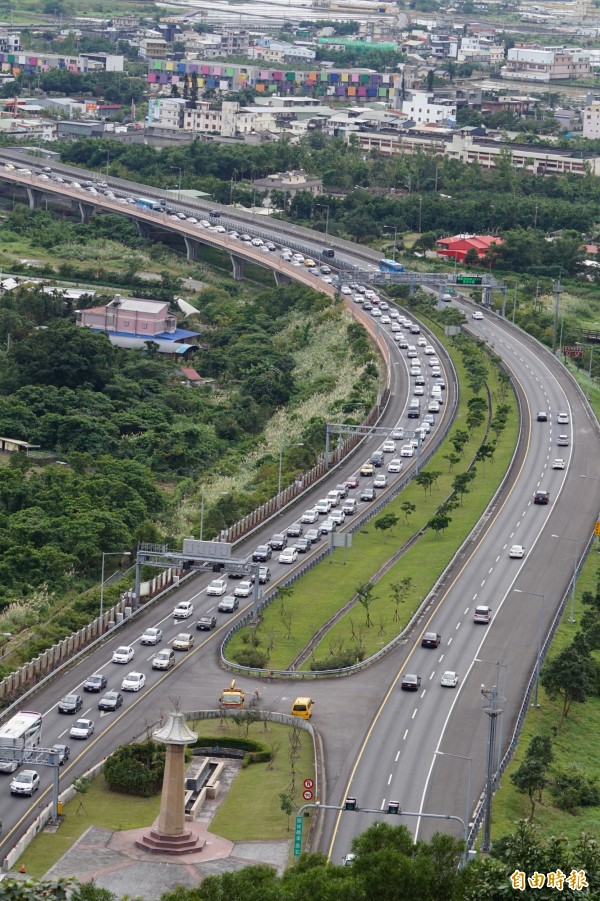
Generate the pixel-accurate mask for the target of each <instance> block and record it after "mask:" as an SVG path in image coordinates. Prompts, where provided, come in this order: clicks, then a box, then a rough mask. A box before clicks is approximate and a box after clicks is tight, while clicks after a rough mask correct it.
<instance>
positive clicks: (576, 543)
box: [552, 535, 579, 623]
mask: <svg viewBox="0 0 600 901" xmlns="http://www.w3.org/2000/svg"><path fill="white" fill-rule="evenodd" d="M552 538H562V539H564V541H572V542H573V547H574V549H575V552H574V556H573V580H572V585H571V612H570V614H569V619H568V622H570V623H574V622H575V587H576V585H577V551H578V550H579V538H569V537H568V535H553V536H552Z"/></svg>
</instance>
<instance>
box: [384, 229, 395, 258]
mask: <svg viewBox="0 0 600 901" xmlns="http://www.w3.org/2000/svg"><path fill="white" fill-rule="evenodd" d="M383 230H384V231H393V232H394V249H393V251H392V254H393V256H392V259H393V260H394V263H395V262H396V249H397V246H398V226H397V225H384V226H383Z"/></svg>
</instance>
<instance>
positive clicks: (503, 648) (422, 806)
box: [325, 314, 600, 862]
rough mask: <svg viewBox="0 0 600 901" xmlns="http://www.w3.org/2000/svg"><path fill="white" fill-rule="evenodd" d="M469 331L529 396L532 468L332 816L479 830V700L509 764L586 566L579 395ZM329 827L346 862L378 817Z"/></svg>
mask: <svg viewBox="0 0 600 901" xmlns="http://www.w3.org/2000/svg"><path fill="white" fill-rule="evenodd" d="M471 326H472V328H473V331H474V332H475V333H476V334H477V335H479V336H480V337H482V338H483V339H485V340H486V341H487V342H488V343H490V344H491V345H493V346H494V348H495V350H496V351H497V353H499V354H500V355H501V356H502V358H503V359H504V360H505V362H506V364H507V366H508V367H509V368H510V369H511V371H512V373H513V376H514V378H515V380H516V382H517V383H518V384H519V385H520V387H521V389H522V393H523V400H524V403H523V428H524V430H525V435H524V437H525V440H526V443H527V450H526V454H525V456H524V457H523V458H522V459H521V460H520V461H518V469H517V473H516V475H515V476H514V478H513V479H512V481H511V485H510V490H509V493H508V495H507V496H506V497H505V499H504V500H503V502H502V504H501V506H500V507H499V509H498V510H497V511H496V512H495V513H494V515H493V517H492V518H491V519H490V520H489V521H488V522H487V524H486V526H485V529H484V530H483V531H482V533H481V535H480V537H479V539H478V541H477V544H476V546H475V548H474V550H473V551H472V552H471V553H470V555H469V557H468V559H467V560H465V562H464V563H463V565H462V567H461V569H460V571H459V572H458V574H457V575H456V577H455V578H454V581H453V582H452V584H451V586H450V588H449V589H448V590H447V591H446V593H445V594H444V596H443V597H442V598H441V599H440V601H439V603H438V604H437V606H436V608H435V609H434V610H433V612H432V613H431V615H430V616H429V618H428V619H427V621H426V622H424V623H423V626H422V630H421V632H420V633H419V635H418V636H417V638H416V640H415V642H414V644H413V645H411V646H409V647H407V648H405V649H403V650H402V651H401V652H399V653H398V654H397V655H396V664H397V671H396V674H395V676H394V678H393V679H392V680H391V681H390V683H389V684H388V686H387V693H386V694H385V698H384V700H383V702H382V704H381V705H380V707H379V709H378V710H377V712H376V714H375V716H374V719H373V721H372V723H371V725H370V727H369V729H368V731H367V734H366V736H365V738H364V740H363V742H362V743H361V747H360V748H359V749H356V750H357V752H358V753H357V754H352V753H350V752H349V754H348V757H349V759H351V760H352V761H353V763H352V765H351V766H350V767H349V772H348V773H347V775H345V778H341V779H340V780H339V781H338V782H337V784H336V785H335V789H334V791H333V792H332V794H330V795H329V797H328V800H329V802H330V803H342V802H343V799H344V797H346V796H351V797H356V798H357V799H358V803H359V805H360V804H362V806H363V807H372V808H376V809H379V808H385V806H386V805H387V803H388V802H389V801H390V800H392V801H398V802H399V803H400V806H401V808H402V809H404V810H405V811H411V812H417V813H421V812H425V813H429V814H441V815H446V814H451V815H453V816H457V817H460V818H461V819H464V818H465V816H466V813H465V812H466V810H467V807H468V810H469V818H470V816H471V814H472V812H473V810H474V808H475V804H476V801H477V799H478V797H479V795H480V793H481V791H482V788H483V783H484V771H485V759H486V742H487V728H488V718H487V716H486V714H485V713H484V712H483V710H482V707H483V699H482V695H481V686H482V684H484V685H485V686H486V687H487V688H488V689H489V688H490V687H491V686H493V685H494V684H497V685H498V687H499V693H500V695H501V697H502V698H504V699H505V700H502V702H501V705H500V706H502V707H503V708H504V713H503V714H502V716H501V717H500V719H499V726H498V728H499V739H500V744H501V747H502V750H504V749H505V747H506V745H507V742H508V739H509V737H510V735H511V733H512V729H513V727H514V722H515V719H516V715H517V713H518V709H519V707H520V704H521V701H522V697H523V693H524V690H525V687H526V684H527V681H528V679H529V676H530V674H531V672H532V669H533V666H534V663H535V659H536V655H537V642H538V635H539V630H540V625H541V627H542V630H543V634H544V636H545V634H546V632H547V629H548V627H549V624H550V622H551V620H552V619H553V617H554V614H555V612H556V610H557V608H558V606H559V604H560V602H561V600H562V598H563V595H564V592H565V590H566V588H567V586H568V583H569V580H570V578H571V576H572V573H573V561H574V550H577V549H578V550H579V553H581V552H582V550H583V548H584V546H585V544H586V542H587V540H588V538H589V536H590V534H591V531H592V529H593V525H594V522H595V520H596V516H597V513H598V509H599V505H600V483H599V482H598V481H592V479H600V454H599V452H598V451H599V444H600V442H599V439H598V428H597V425H596V423H595V422H594V421H593V420H592V418H591V416H590V414H589V412H588V409H587V407H586V406H585V404H584V403H583V402H582V396H581V394H580V392H579V391H578V389H577V388H576V387H575V385H574V384H573V383H572V381H571V380H570V379H569V377H568V376H567V375H566V374H565V371H564V369H563V367H562V366H561V365H560V363H559V362H558V361H557V360H555V359H554V358H553V357H552V356H551V354H549V353H548V352H547V351H545V350H542V349H541V348H540V346H539V345H538V344H536V343H535V342H534V341H533V340H532V339H530V338H528V337H527V336H524V335H523V334H520V333H519V332H518V331H517V330H516V329H514V328H511V326H510V325H508V324H507V323H506V322H504V321H502V320H501V319H498V318H497V317H495V316H493V315H491V314H490V315H489V316H487V317H486V318H485V319H484V320H483V321H481V322H472V323H471ZM538 411H547V412H548V415H549V421H548V422H537V413H538ZM560 411H563V412H566V413H567V415H568V417H569V424H568V425H558V424H557V422H556V419H557V415H558V413H559V412H560ZM559 434H568V435H569V437H570V446H569V447H558V446H557V438H558V435H559ZM557 457H563V458H564V459H565V460H566V468H565V469H564V470H555V469H553V468H552V463H553V461H554V459H555V458H557ZM488 465H489V464H488ZM582 475H585V476H588V477H589V478H588V479H586V480H584V479H582V478H580V476H582ZM538 488H541V489H546V490H548V491H549V492H550V503H549V505H548V506H540V505H534V504H533V500H532V499H533V493H534V492H535V491H536V489H538ZM467 502H468V500H467ZM553 536H559V537H557V538H556V537H553ZM513 544H521V545H523V546H524V548H525V549H526V555H525V557H524V558H523V559H522V560H518V559H509V557H508V550H509V548H510V546H511V545H513ZM515 589H519V592H520V593H517V592H516V591H515ZM527 592H536V593H537V595H543V596H544V597H543V599H542V598H541V597H538V596H536V595H533V594H528V593H527ZM479 604H483V605H488V606H490V607H491V608H492V610H493V618H492V621H491V623H490V625H489V626H486V625H481V624H475V623H474V622H473V611H474V607H475V606H476V605H479ZM576 628H577V626H576V625H575V626H574V627H573V630H574V632H575V629H576ZM428 630H432V631H435V632H437V633H439V634H441V636H442V642H441V644H440V646H439V648H437V649H435V650H434V649H427V648H423V647H421V646H420V637H421V634H422V633H423V632H424V631H428ZM497 663H499V664H501V665H500V666H496V665H495V664H497ZM446 669H448V670H455V671H457V672H458V673H459V674H460V681H459V685H458V688H456V689H451V688H443V687H442V686H441V685H440V678H441V675H442V673H443V671H444V670H446ZM406 672H411V673H416V674H418V675H420V676H421V680H422V681H421V686H420V690H419V691H418V692H416V693H408V692H405V691H401V690H400V680H401V677H402V675H403V674H404V673H406ZM353 750H354V749H353ZM438 752H442V753H443V754H445V755H460V756H461V757H465V758H471V759H472V761H473V763H472V767H473V772H472V777H473V778H472V790H471V796H470V797H468V796H467V792H468V773H469V768H470V764H469V762H468V760H462V759H455V758H453V757H451V756H441V755H440V754H439V753H438ZM332 788H333V786H332ZM328 820H329V822H328V828H327V829H326V830H325V832H326V833H328V832H330V831H331V830H333V834H334V838H333V839H332V841H331V842H330V844H329V846H328V850H329V851H330V853H331V855H332V858H333V860H334V861H335V862H339V861H340V860H341V858H342V856H343V855H344V854H345V853H346V852H347V851H348V849H349V847H350V842H351V840H352V838H353V837H354V836H355V835H357V834H358V833H359V832H361V831H363V830H364V829H365V828H367V826H368V825H369V823H370V821H371V820H372V817H371V816H369V815H367V814H364V815H361V814H358V815H356V814H343V815H341V816H340V815H336V816H334V815H333V814H330V815H329V817H328ZM391 822H405V823H406V825H408V826H409V828H411V830H413V831H414V832H415V833H416V834H418V835H419V836H421V837H423V836H425V837H427V836H429V835H431V833H432V832H434V831H436V830H438V831H449V830H452V831H454V832H455V833H456V834H457V835H461V828H460V825H459V824H458V823H456V822H454V823H452V824H448V823H445V822H444V820H442V819H440V820H433V819H423V818H420V819H417V818H404V820H403V819H402V818H400V819H398V820H396V819H395V820H392V821H391Z"/></svg>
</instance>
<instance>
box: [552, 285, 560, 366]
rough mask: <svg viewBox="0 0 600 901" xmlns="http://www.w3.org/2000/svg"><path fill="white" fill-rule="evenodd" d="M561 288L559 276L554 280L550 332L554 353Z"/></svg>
mask: <svg viewBox="0 0 600 901" xmlns="http://www.w3.org/2000/svg"><path fill="white" fill-rule="evenodd" d="M561 291H562V288H561V286H560V276H559V278H558V281H556V282H554V331H553V333H552V353H553V354H556V340H557V338H558V308H559V306H560V295H561Z"/></svg>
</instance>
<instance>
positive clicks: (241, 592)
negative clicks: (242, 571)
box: [233, 579, 252, 598]
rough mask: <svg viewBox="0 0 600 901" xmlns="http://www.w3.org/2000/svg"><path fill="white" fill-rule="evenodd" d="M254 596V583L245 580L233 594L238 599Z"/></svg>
mask: <svg viewBox="0 0 600 901" xmlns="http://www.w3.org/2000/svg"><path fill="white" fill-rule="evenodd" d="M251 594H252V582H249V581H247V580H246V579H244V581H243V582H240V584H239V585H238V586H237V588H236V589H235V591H234V592H233V595H234V597H236V598H249V597H250V595H251Z"/></svg>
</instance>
